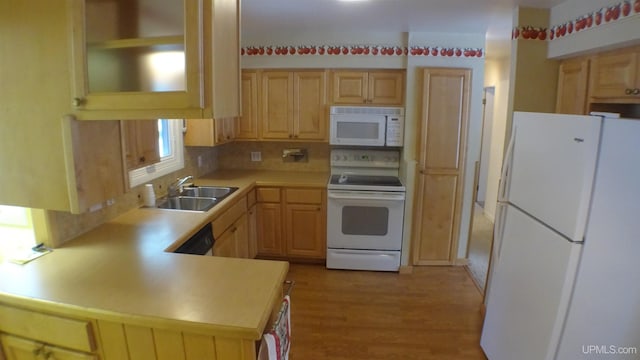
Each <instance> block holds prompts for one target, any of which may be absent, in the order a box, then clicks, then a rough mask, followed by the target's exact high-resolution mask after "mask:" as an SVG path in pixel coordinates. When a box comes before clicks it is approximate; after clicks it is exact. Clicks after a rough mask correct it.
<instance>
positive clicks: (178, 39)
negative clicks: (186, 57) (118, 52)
mask: <svg viewBox="0 0 640 360" xmlns="http://www.w3.org/2000/svg"><path fill="white" fill-rule="evenodd" d="M183 44H184V36H182V35H177V36H158V37H151V38H132V39H118V40H107V41H101V42H94V43H88V44H87V48H88V49H126V48H142V47H153V46H159V45H183Z"/></svg>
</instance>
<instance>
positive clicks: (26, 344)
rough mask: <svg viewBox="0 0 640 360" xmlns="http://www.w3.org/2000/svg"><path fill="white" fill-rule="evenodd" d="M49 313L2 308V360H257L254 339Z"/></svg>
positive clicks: (0, 346)
mask: <svg viewBox="0 0 640 360" xmlns="http://www.w3.org/2000/svg"><path fill="white" fill-rule="evenodd" d="M277 304H279V302H277ZM277 307H278V308H279V305H278V306H277ZM51 311H52V310H51V309H48V310H47V312H46V313H44V312H40V311H35V310H30V309H29V310H28V309H23V308H17V307H14V306H8V305H4V304H0V319H2V322H0V349H1V351H0V359H2V360H44V359H48V360H54V359H55V360H98V359H100V360H147V359H148V360H205V359H218V360H255V359H256V351H255V341H256V340H255V339H252V338H238V337H225V336H224V334H218V335H215V336H213V335H205V334H200V333H198V332H197V328H195V330H194V328H189V329H187V328H184V329H183V328H180V327H179V326H176V327H175V328H167V326H168V325H167V323H163V324H162V326H161V327H162V328H157V327H154V326H143V325H138V324H136V325H134V324H130V323H127V322H126V320H117V321H111V320H96V319H91V320H89V319H75V318H69V317H67V316H68V315H58V314H53V313H51ZM274 311H275V310H274ZM87 316H88V317H90V316H91V315H89V314H87ZM127 317H128V316H126V315H122V318H127ZM137 321H138V322H139V321H140V319H138V320H137ZM3 354H4V357H3Z"/></svg>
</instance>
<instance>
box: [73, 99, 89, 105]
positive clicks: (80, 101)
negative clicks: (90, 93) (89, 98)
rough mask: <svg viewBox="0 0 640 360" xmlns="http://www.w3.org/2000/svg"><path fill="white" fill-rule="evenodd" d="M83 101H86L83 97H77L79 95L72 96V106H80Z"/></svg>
mask: <svg viewBox="0 0 640 360" xmlns="http://www.w3.org/2000/svg"><path fill="white" fill-rule="evenodd" d="M85 102H86V99H85V98H79V97H76V98H73V106H74V107H80V106H82V105H84V104H85Z"/></svg>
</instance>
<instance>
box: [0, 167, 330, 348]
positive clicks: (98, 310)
mask: <svg viewBox="0 0 640 360" xmlns="http://www.w3.org/2000/svg"><path fill="white" fill-rule="evenodd" d="M327 179H328V173H325V172H318V173H314V172H304V173H297V172H296V173H293V172H279V171H251V170H249V171H245V170H221V171H217V172H214V173H212V174H209V175H207V176H204V177H202V178H199V179H196V180H195V181H194V183H195V184H197V185H224V186H236V187H238V188H239V190H238V191H236V192H235V193H233V194H232V195H230V196H229V197H228V198H226V199H225V200H223V201H222V202H221V203H220V204H218V205H217V206H215V207H214V208H213V209H211V210H209V211H207V212H204V213H199V212H189V211H172V210H163V209H149V208H137V209H132V210H130V211H128V212H126V213H124V214H122V215H120V216H118V217H116V218H115V219H113V220H111V221H108V222H106V223H104V224H102V225H100V226H98V227H97V228H95V229H93V230H91V231H89V232H87V233H85V234H83V235H81V236H79V237H78V238H76V239H73V240H71V241H69V242H68V243H65V244H64V245H63V246H61V247H60V248H57V249H54V251H53V252H52V253H50V254H47V255H44V256H42V257H41V258H39V259H36V260H34V261H32V262H30V263H27V264H25V265H17V264H13V263H8V262H5V263H2V264H0V279H2V280H0V302H1V303H5V304H9V305H16V306H28V307H29V306H30V307H34V308H37V309H41V310H45V311H46V310H51V311H57V312H62V313H65V314H69V315H77V316H84V317H86V316H90V317H93V318H98V319H122V318H128V319H130V320H131V321H133V322H137V323H140V324H146V325H152V326H153V325H159V324H161V325H162V326H164V327H167V326H169V327H171V326H172V324H173V325H175V326H180V327H183V328H184V327H188V328H192V329H198V331H200V332H203V333H207V334H211V335H216V334H223V333H224V334H225V335H226V336H236V337H242V338H251V339H256V340H257V339H259V338H260V336H261V334H262V331H263V329H264V327H265V325H266V323H267V322H268V320H269V316H270V313H271V311H272V308H273V306H275V304H274V303H273V301H274V300H273V299H277V298H278V297H277V296H276V293H277V292H278V291H280V287H281V285H282V282H283V281H284V280H285V277H286V274H287V271H288V263H287V262H283V261H267V260H254V259H235V258H221V257H215V256H214V257H208V256H197V255H184V254H174V253H171V252H166V250H167V249H171V248H175V247H176V246H177V245H179V244H180V243H182V242H184V241H185V240H186V239H188V238H189V237H190V236H191V235H192V234H194V233H195V232H197V230H198V229H199V228H200V227H202V226H203V225H204V224H206V223H207V222H209V221H212V220H213V219H215V218H216V217H217V216H218V215H219V214H221V213H223V212H224V211H225V210H226V209H227V208H229V206H231V204H234V203H235V202H236V201H237V200H238V199H240V198H241V197H242V196H244V195H245V194H247V192H249V191H250V190H251V189H252V188H253V187H254V186H292V187H324V186H326V183H327Z"/></svg>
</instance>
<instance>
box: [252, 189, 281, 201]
mask: <svg viewBox="0 0 640 360" xmlns="http://www.w3.org/2000/svg"><path fill="white" fill-rule="evenodd" d="M257 195H258V202H270V203H279V202H280V189H279V188H259V189H258V190H257Z"/></svg>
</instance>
